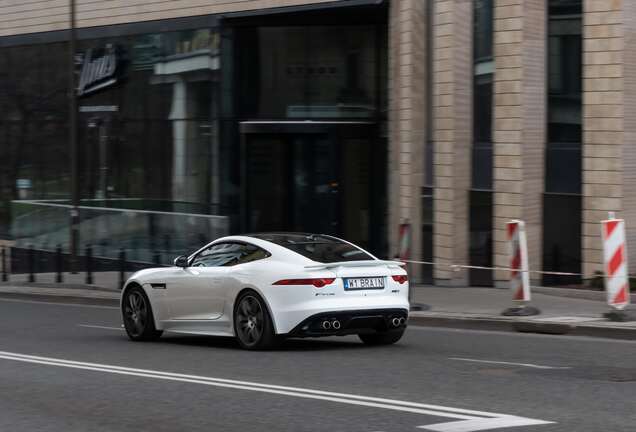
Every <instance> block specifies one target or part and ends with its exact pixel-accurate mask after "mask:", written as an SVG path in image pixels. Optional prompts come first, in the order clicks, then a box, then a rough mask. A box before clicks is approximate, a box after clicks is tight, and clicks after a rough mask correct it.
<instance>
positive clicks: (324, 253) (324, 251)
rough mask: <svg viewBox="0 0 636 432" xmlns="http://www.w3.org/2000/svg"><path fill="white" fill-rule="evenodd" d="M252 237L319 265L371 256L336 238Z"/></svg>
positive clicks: (302, 235) (267, 235)
mask: <svg viewBox="0 0 636 432" xmlns="http://www.w3.org/2000/svg"><path fill="white" fill-rule="evenodd" d="M252 237H256V238H260V239H262V240H267V241H270V242H272V243H276V244H277V245H280V246H283V247H286V248H287V249H289V250H292V251H294V252H296V253H298V254H300V255H303V256H305V257H307V258H309V259H310V260H313V261H316V262H320V263H334V262H342V261H362V260H372V259H374V258H373V257H372V256H371V255H369V254H368V253H366V252H365V251H363V250H362V249H359V248H357V247H355V246H352V245H350V244H349V243H345V242H343V241H342V240H338V239H337V238H334V237H330V236H325V235H318V234H256V235H252Z"/></svg>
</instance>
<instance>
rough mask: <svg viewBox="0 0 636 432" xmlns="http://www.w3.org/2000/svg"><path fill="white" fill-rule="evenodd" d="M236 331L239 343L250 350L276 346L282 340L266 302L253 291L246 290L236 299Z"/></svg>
mask: <svg viewBox="0 0 636 432" xmlns="http://www.w3.org/2000/svg"><path fill="white" fill-rule="evenodd" d="M234 333H235V334H236V339H237V340H238V343H239V345H241V347H242V348H245V349H250V350H266V349H272V348H276V346H278V345H279V343H280V342H281V339H280V338H279V337H278V336H276V333H275V331H274V324H273V322H272V318H271V317H270V315H269V312H268V311H267V307H266V306H265V302H264V301H263V299H262V298H261V297H260V296H259V295H258V294H256V293H255V292H253V291H246V292H244V293H243V294H241V295H240V296H239V298H238V299H237V301H236V306H235V308H234Z"/></svg>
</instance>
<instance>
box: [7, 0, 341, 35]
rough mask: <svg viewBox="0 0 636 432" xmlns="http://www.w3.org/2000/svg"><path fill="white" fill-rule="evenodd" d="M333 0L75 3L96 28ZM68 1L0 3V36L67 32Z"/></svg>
mask: <svg viewBox="0 0 636 432" xmlns="http://www.w3.org/2000/svg"><path fill="white" fill-rule="evenodd" d="M330 1H333V0H247V1H246V0H103V1H95V0H76V4H77V25H78V27H94V26H104V25H111V24H123V23H130V22H138V21H151V20H159V19H166V18H178V17H188V16H195V15H207V14H217V13H223V12H238V11H246V10H253V9H264V8H272V7H284V6H296V5H303V4H310V3H327V2H330ZM68 15H69V0H50V1H33V0H0V36H8V35H16V34H24V33H37V32H45V31H53V30H64V29H67V28H68V27H69V23H68Z"/></svg>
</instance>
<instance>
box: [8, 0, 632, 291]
mask: <svg viewBox="0 0 636 432" xmlns="http://www.w3.org/2000/svg"><path fill="white" fill-rule="evenodd" d="M632 3H634V2H629V1H627V0H523V1H522V0H472V1H469V0H384V1H382V0H340V1H329V0H313V1H310V0H251V1H213V0H206V1H200V0H177V1H171V2H165V1H159V0H156V1H136V0H135V1H128V2H108V3H95V2H88V1H86V2H84V1H82V0H77V11H78V12H77V26H78V32H77V34H78V39H79V42H78V50H77V52H76V53H75V67H74V70H75V74H76V76H77V79H78V82H79V85H78V89H77V94H78V101H79V117H78V118H79V125H78V133H79V137H80V140H79V142H80V146H79V147H80V151H79V160H80V169H79V173H80V175H79V179H80V183H79V184H80V188H81V198H82V207H81V209H82V210H81V214H82V215H83V216H82V219H81V222H80V225H81V228H80V232H81V236H80V237H81V241H82V242H83V243H87V242H88V243H92V244H94V245H99V246H100V248H101V249H98V253H100V254H102V255H104V256H107V255H112V254H113V253H115V251H116V250H118V248H119V247H122V246H125V247H126V248H129V249H131V250H136V251H139V252H140V256H139V259H147V258H148V256H149V254H152V253H154V251H156V250H161V251H163V252H165V253H166V254H170V253H173V252H178V251H180V250H181V249H187V248H189V247H192V246H193V245H196V244H197V243H199V242H201V241H203V240H208V239H210V237H214V236H215V235H220V234H223V233H237V232H245V231H272V230H286V231H315V232H324V233H331V234H335V235H339V236H343V237H345V238H347V239H349V240H351V241H353V242H356V243H359V244H361V245H364V246H366V247H368V248H369V249H371V250H372V251H373V252H374V253H376V254H377V255H378V256H382V257H393V256H396V255H408V257H409V258H410V259H413V260H416V261H424V262H434V263H435V264H436V265H435V266H431V265H413V266H412V268H411V273H412V275H413V277H414V278H415V279H417V280H420V281H424V282H434V283H436V284H439V285H484V286H489V285H503V284H505V282H506V280H507V278H508V275H507V273H506V272H504V271H494V270H487V269H486V270H485V269H481V268H478V269H472V270H466V271H454V270H453V269H452V267H451V265H453V264H469V265H473V266H477V267H505V266H506V265H507V244H506V239H505V223H506V222H507V221H508V220H510V219H523V220H525V221H526V225H527V231H528V245H529V259H530V267H531V268H532V269H538V270H553V271H560V272H570V273H574V274H576V276H551V275H544V276H540V275H537V276H536V278H535V282H536V283H544V284H557V285H572V284H580V283H583V282H585V281H588V280H591V279H593V278H594V277H595V274H596V272H598V271H600V270H602V264H601V253H600V252H601V240H600V224H599V221H600V220H602V219H604V218H606V216H607V213H608V212H609V211H613V212H616V213H617V215H618V216H619V217H624V218H625V219H626V221H627V228H628V249H630V250H631V249H632V248H636V195H634V194H633V193H632V192H631V191H632V190H634V189H633V188H631V185H632V183H636V166H632V165H636V147H634V145H633V144H632V143H631V140H630V138H631V137H632V135H633V134H636V121H631V119H630V115H632V113H633V114H634V115H636V110H631V109H629V104H631V103H632V102H631V101H632V100H633V98H632V97H631V92H632V91H635V90H636V87H635V86H634V85H632V84H633V83H632V81H636V70H632V69H633V68H635V66H634V62H633V61H631V60H632V56H633V54H632V50H636V48H632V47H635V46H636V45H634V44H630V43H629V42H630V40H631V39H632V38H633V36H634V30H633V29H635V28H636V26H634V25H631V24H632V21H633V20H635V19H636V5H632ZM68 14H69V8H68V1H57V0H56V1H50V2H32V3H24V2H19V1H11V0H8V1H4V2H2V4H1V5H0V16H1V17H2V18H1V21H0V155H1V157H0V165H1V166H2V169H1V173H0V203H1V209H0V235H1V236H2V238H4V239H6V241H9V242H14V243H15V244H22V245H25V244H27V243H29V244H34V245H36V246H37V247H41V248H43V249H46V248H51V247H53V245H56V244H61V245H62V246H63V247H66V245H67V244H68V223H69V218H68V211H69V207H68V204H69V203H68V200H69V194H70V187H71V185H70V182H71V177H70V165H69V150H68V149H69V145H68V136H69V109H68V94H69V91H68V82H69V65H68V64H69V60H68V59H69V54H68V39H69V32H68V28H69V24H68V23H69V21H68ZM634 257H635V258H634V264H636V254H634ZM535 275H536V274H533V277H534V276H535Z"/></svg>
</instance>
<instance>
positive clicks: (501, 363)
mask: <svg viewBox="0 0 636 432" xmlns="http://www.w3.org/2000/svg"><path fill="white" fill-rule="evenodd" d="M449 359H450V360H458V361H465V362H473V363H488V364H500V365H506V366H522V367H527V368H533V369H571V368H570V367H569V366H544V365H538V364H532V363H514V362H506V361H497V360H480V359H471V358H464V357H449Z"/></svg>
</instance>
